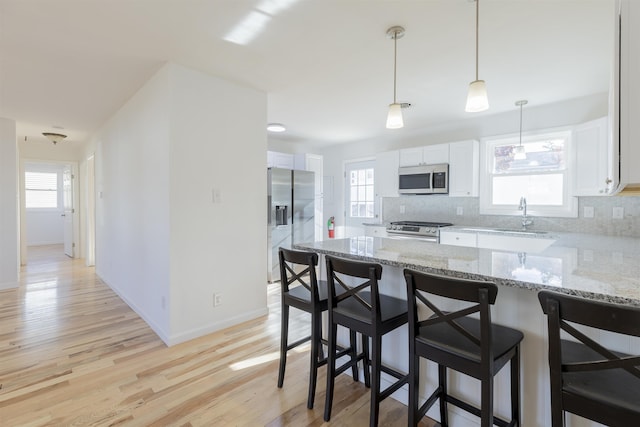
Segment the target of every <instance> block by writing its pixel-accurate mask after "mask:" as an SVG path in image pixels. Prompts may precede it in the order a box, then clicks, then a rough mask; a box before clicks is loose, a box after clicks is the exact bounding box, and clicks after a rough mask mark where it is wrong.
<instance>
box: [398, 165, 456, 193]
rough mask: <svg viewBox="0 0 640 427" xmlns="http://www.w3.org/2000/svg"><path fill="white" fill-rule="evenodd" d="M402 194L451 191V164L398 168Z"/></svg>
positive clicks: (399, 187) (399, 188)
mask: <svg viewBox="0 0 640 427" xmlns="http://www.w3.org/2000/svg"><path fill="white" fill-rule="evenodd" d="M398 192H399V193H400V194H447V193H449V165H448V164H446V163H441V164H437V165H420V166H404V167H401V168H399V169H398Z"/></svg>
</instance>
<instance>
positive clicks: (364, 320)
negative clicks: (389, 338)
mask: <svg viewBox="0 0 640 427" xmlns="http://www.w3.org/2000/svg"><path fill="white" fill-rule="evenodd" d="M325 258H326V261H327V280H328V285H329V286H328V287H329V290H330V292H329V361H328V364H327V394H326V402H325V406H324V420H325V421H329V419H330V418H331V405H332V403H333V390H334V383H335V377H336V375H338V374H340V373H341V372H342V371H344V370H345V369H346V368H348V367H349V366H350V365H351V364H352V363H353V362H347V363H345V364H344V365H343V366H342V367H341V368H339V369H336V365H335V364H336V356H335V355H334V354H335V348H336V334H337V329H338V325H342V326H344V327H346V328H348V329H349V330H350V331H351V332H352V333H353V332H354V331H357V332H359V333H360V334H361V335H362V353H363V354H362V356H363V360H364V380H365V385H366V386H367V387H371V405H370V410H369V425H370V426H377V425H378V417H379V413H380V402H381V401H382V400H383V399H385V398H386V397H388V396H390V395H391V394H392V393H393V392H395V391H396V390H398V389H399V388H400V387H402V385H403V384H406V382H407V379H408V377H407V375H405V374H403V373H400V372H398V371H396V370H394V369H391V368H389V367H386V366H384V365H382V336H383V335H384V334H386V333H388V332H391V331H393V330H394V329H396V328H398V327H399V326H402V325H404V324H405V323H407V303H406V301H404V300H402V299H399V298H394V297H391V296H388V295H382V294H380V293H379V291H378V281H379V280H380V278H381V277H382V266H381V265H380V264H374V263H366V262H359V261H351V260H346V259H341V258H336V257H333V256H330V255H326V257H325ZM336 289H340V290H342V293H337V292H336ZM369 338H371V341H372V352H371V358H370V359H369ZM356 363H357V361H356ZM369 370H370V372H369ZM381 372H385V373H386V374H389V375H391V376H392V377H395V378H396V380H397V381H396V382H395V383H393V384H392V385H391V386H389V387H387V389H385V390H384V391H381V390H380V373H381Z"/></svg>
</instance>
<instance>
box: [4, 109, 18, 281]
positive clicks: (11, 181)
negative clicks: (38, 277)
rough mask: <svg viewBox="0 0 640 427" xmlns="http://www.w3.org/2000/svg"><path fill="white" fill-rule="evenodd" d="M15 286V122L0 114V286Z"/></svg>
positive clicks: (16, 192)
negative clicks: (0, 116) (1, 116)
mask: <svg viewBox="0 0 640 427" xmlns="http://www.w3.org/2000/svg"><path fill="white" fill-rule="evenodd" d="M17 287H18V147H17V144H16V123H15V122H14V121H13V120H8V119H3V118H0V290H3V289H10V288H17Z"/></svg>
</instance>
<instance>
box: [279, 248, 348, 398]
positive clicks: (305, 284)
mask: <svg viewBox="0 0 640 427" xmlns="http://www.w3.org/2000/svg"><path fill="white" fill-rule="evenodd" d="M278 257H279V260H280V284H281V287H282V289H281V303H282V316H281V322H282V325H281V328H280V367H279V369H278V388H282V385H283V383H284V372H285V368H286V364H287V352H288V351H289V350H291V349H292V348H295V347H297V346H299V345H300V344H303V343H305V342H307V341H309V340H310V341H311V358H310V359H311V361H310V362H311V363H310V367H309V395H308V397H307V408H309V409H312V408H313V401H314V398H315V392H316V381H317V378H318V368H319V367H321V366H323V365H325V364H326V363H327V359H326V358H325V357H324V352H323V350H322V344H323V342H325V343H326V341H323V340H322V312H323V311H326V310H327V283H326V282H318V279H317V276H316V266H317V265H318V255H317V254H316V253H314V252H304V251H294V250H289V249H284V248H280V249H279V251H278ZM292 284H293V285H298V286H291V285H292ZM289 307H295V308H297V309H299V310H302V311H306V312H307V313H311V335H310V336H307V337H304V338H302V339H299V340H298V341H296V342H294V343H291V344H289V343H288V341H289ZM345 354H351V357H352V359H353V360H355V357H356V334H355V332H353V333H352V334H351V347H350V348H347V349H344V348H339V349H338V357H341V356H344V355H345ZM352 373H353V377H354V380H355V381H358V369H357V366H355V364H354V367H353V369H352Z"/></svg>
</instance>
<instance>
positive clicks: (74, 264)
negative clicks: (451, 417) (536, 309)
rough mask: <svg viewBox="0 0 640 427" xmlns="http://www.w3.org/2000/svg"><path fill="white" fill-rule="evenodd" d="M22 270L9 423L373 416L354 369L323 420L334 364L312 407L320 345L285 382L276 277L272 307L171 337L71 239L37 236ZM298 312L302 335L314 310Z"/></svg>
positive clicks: (353, 422) (309, 420)
mask: <svg viewBox="0 0 640 427" xmlns="http://www.w3.org/2000/svg"><path fill="white" fill-rule="evenodd" d="M20 280H21V285H20V288H19V289H18V290H9V291H3V292H0V425H1V426H12V427H13V426H114V425H127V426H129V425H131V426H227V425H228V426H318V425H333V426H365V425H368V419H369V390H368V389H366V388H365V387H364V385H362V384H361V383H355V382H353V381H352V380H351V378H350V377H348V376H346V375H341V376H340V378H339V379H338V380H337V382H336V392H335V401H334V405H333V414H332V418H331V421H330V422H329V423H324V422H323V420H322V412H323V409H324V396H325V393H324V387H325V384H324V378H325V369H324V368H323V369H322V370H321V371H320V373H319V379H318V389H317V393H316V404H315V408H314V409H313V410H308V409H307V408H306V394H307V378H308V372H309V367H308V364H309V363H308V357H309V353H308V347H307V348H303V350H302V351H300V352H295V351H292V352H290V356H289V358H288V364H287V372H286V377H285V383H284V388H282V389H278V388H277V387H276V379H277V371H278V343H279V331H280V324H279V319H280V301H279V288H278V285H270V286H269V287H268V300H269V315H268V316H264V317H262V318H260V319H257V320H255V321H251V322H247V323H243V324H241V325H238V326H234V327H231V328H228V329H225V330H223V331H220V332H217V333H214V334H210V335H207V336H205V337H201V338H198V339H195V340H192V341H189V342H186V343H183V344H180V345H176V346H173V347H170V348H168V347H166V346H165V345H164V344H163V342H162V341H161V340H160V339H159V338H158V337H157V336H156V335H155V334H154V333H153V331H152V330H151V329H150V328H149V327H148V326H147V325H146V324H145V322H143V321H142V319H140V317H138V316H137V315H136V314H135V313H134V312H133V311H132V310H131V309H130V308H129V307H128V306H127V305H126V304H125V303H124V302H123V301H122V300H121V299H120V298H119V297H118V296H117V295H116V294H115V293H114V292H113V291H111V289H110V288H109V287H108V286H106V285H105V284H104V283H103V282H102V281H101V280H100V279H99V278H98V277H97V276H96V275H95V272H94V269H93V268H88V267H85V266H84V260H71V259H69V258H67V257H66V256H65V255H64V254H63V253H62V247H61V246H57V245H54V246H41V247H32V248H29V262H28V265H27V266H25V267H23V269H22V274H21V279H20ZM294 312H296V310H292V314H293V313H294ZM294 316H295V319H296V322H295V326H294V325H292V326H291V330H290V332H291V336H292V337H293V338H295V337H296V336H303V334H305V333H306V332H307V331H308V322H309V318H308V317H306V316H307V315H306V314H304V313H301V314H299V315H294ZM380 411H381V422H380V425H384V426H404V425H406V423H407V415H406V407H405V406H404V405H402V404H401V403H399V402H397V401H395V400H393V399H386V400H385V401H384V402H382V405H381V409H380ZM421 425H424V426H431V425H432V424H429V423H428V422H427V421H426V420H425V421H423V424H421Z"/></svg>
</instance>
